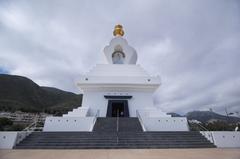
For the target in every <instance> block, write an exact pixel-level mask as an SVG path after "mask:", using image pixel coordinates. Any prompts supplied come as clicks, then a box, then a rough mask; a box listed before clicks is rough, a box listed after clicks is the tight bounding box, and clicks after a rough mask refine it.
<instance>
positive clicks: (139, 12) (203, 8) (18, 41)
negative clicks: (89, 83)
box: [0, 0, 240, 113]
mask: <svg viewBox="0 0 240 159" xmlns="http://www.w3.org/2000/svg"><path fill="white" fill-rule="evenodd" d="M114 2H115V3H114ZM118 23H120V24H122V25H123V27H124V30H125V33H126V34H125V36H124V38H126V39H127V40H128V42H129V44H130V45H131V46H133V47H134V48H135V49H136V50H137V53H138V62H137V63H138V64H140V65H142V67H143V68H145V70H146V71H148V72H149V73H151V74H152V75H160V76H161V79H162V85H161V87H160V88H159V89H158V90H157V92H156V94H155V95H154V102H155V104H156V105H158V106H159V107H161V108H162V109H163V110H164V111H166V112H171V111H174V112H178V113H185V112H188V111H191V110H209V108H213V110H214V111H216V112H221V113H223V112H224V109H225V107H227V108H228V110H229V111H240V1H239V0H198V1H196V0H181V1H179V0H164V1H162V0H145V1H144V0H142V1H140V0H122V1H112V0H107V1H106V0H105V1H104V0H96V1H90V0H86V1H83V0H31V1H29V0H9V1H7V0H0V73H8V74H16V75H22V76H26V77H28V78H30V79H32V80H33V81H34V82H36V83H37V84H39V85H43V86H51V87H57V88H60V89H63V90H66V91H72V92H76V93H79V91H78V89H77V88H76V86H75V83H74V82H75V81H76V80H77V77H79V75H80V74H82V73H84V72H86V71H88V70H89V69H90V68H91V67H93V66H94V65H95V64H97V63H104V62H105V61H104V60H105V59H104V58H105V57H104V55H103V48H104V47H105V46H106V45H108V43H109V41H110V40H111V39H112V38H113V35H112V30H113V27H114V25H115V24H118Z"/></svg>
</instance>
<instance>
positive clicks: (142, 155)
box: [0, 148, 240, 159]
mask: <svg viewBox="0 0 240 159" xmlns="http://www.w3.org/2000/svg"><path fill="white" fill-rule="evenodd" d="M161 158H162V159H215V158H216V159H240V149H217V148H213V149H123V150H111V149H107V150H0V159H161Z"/></svg>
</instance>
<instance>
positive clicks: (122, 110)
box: [107, 100, 129, 117]
mask: <svg viewBox="0 0 240 159" xmlns="http://www.w3.org/2000/svg"><path fill="white" fill-rule="evenodd" d="M107 117H129V110H128V101H127V100H109V101H108V110H107Z"/></svg>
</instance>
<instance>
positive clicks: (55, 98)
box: [0, 74, 82, 113]
mask: <svg viewBox="0 0 240 159" xmlns="http://www.w3.org/2000/svg"><path fill="white" fill-rule="evenodd" d="M81 102H82V95H77V94H74V93H71V92H66V91H62V90H60V89H57V88H51V87H41V86H39V85H37V84H36V83H34V82H33V81H32V80H30V79H28V78H26V77H22V76H15V75H5V74H0V111H1V110H5V111H15V110H22V111H26V112H42V111H45V112H49V113H63V112H66V111H68V110H71V109H73V108H74V107H76V106H80V105H81Z"/></svg>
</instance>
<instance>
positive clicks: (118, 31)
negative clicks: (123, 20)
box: [113, 24, 124, 36]
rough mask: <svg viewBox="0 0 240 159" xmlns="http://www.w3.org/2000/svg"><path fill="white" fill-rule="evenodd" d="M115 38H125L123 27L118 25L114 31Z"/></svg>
mask: <svg viewBox="0 0 240 159" xmlns="http://www.w3.org/2000/svg"><path fill="white" fill-rule="evenodd" d="M113 35H114V36H123V35H124V31H123V27H122V25H120V24H118V25H116V26H115V28H114V31H113Z"/></svg>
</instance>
